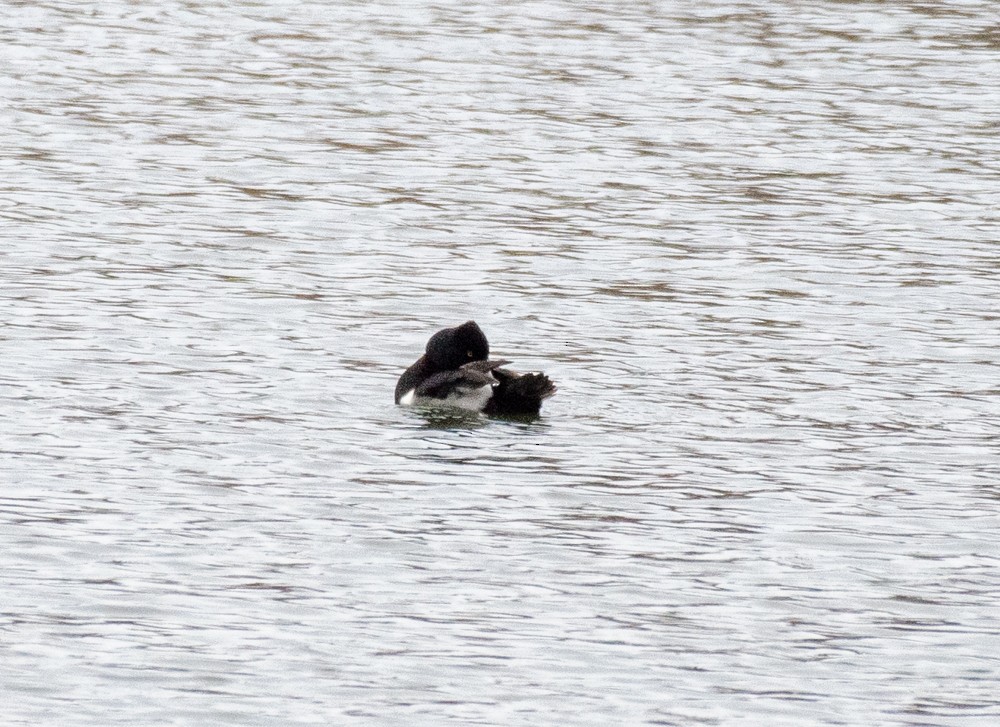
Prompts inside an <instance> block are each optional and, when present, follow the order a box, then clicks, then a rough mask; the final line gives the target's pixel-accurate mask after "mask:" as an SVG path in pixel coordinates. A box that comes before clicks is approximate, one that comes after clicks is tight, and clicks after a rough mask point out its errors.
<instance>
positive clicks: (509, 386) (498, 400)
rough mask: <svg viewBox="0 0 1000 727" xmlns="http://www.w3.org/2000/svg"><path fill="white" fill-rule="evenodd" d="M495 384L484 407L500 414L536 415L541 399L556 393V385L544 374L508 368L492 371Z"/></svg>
mask: <svg viewBox="0 0 1000 727" xmlns="http://www.w3.org/2000/svg"><path fill="white" fill-rule="evenodd" d="M493 375H494V377H496V379H497V382H498V383H497V385H496V387H495V388H494V389H493V396H491V397H490V400H489V402H488V403H487V404H486V408H485V409H484V411H485V413H486V414H494V415H500V416H537V415H538V412H539V410H540V409H541V407H542V401H544V400H545V399H548V398H549V397H550V396H552V395H553V394H555V393H556V385H555V384H554V383H552V379H550V378H549V377H548V376H546V375H545V374H517V373H515V372H513V371H510V370H508V369H496V370H495V371H494V372H493Z"/></svg>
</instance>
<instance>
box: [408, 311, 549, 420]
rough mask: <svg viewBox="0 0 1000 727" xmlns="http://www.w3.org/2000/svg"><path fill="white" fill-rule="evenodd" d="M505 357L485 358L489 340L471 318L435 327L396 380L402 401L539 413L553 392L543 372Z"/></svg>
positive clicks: (518, 413) (492, 411)
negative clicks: (517, 366) (522, 370)
mask: <svg viewBox="0 0 1000 727" xmlns="http://www.w3.org/2000/svg"><path fill="white" fill-rule="evenodd" d="M509 363H510V361H507V360H506V359H492V360H491V359H490V344H489V341H487V340H486V334H484V333H483V330H482V329H481V328H480V327H479V326H478V325H477V324H476V322H475V321H466V322H465V323H463V324H461V325H459V326H455V327H454V328H445V329H443V330H440V331H438V332H437V333H435V334H434V335H433V336H431V337H430V340H429V341H427V346H426V348H425V349H424V355H423V356H421V357H420V358H418V359H417V360H416V362H415V363H414V364H413V365H412V366H410V367H409V368H408V369H406V371H404V372H403V375H402V376H400V377H399V381H398V382H397V383H396V392H395V399H396V403H397V404H399V405H401V406H413V405H424V406H436V407H451V408H456V409H464V410H466V411H473V412H480V413H482V414H486V415H488V416H538V413H539V411H540V409H541V406H542V402H543V401H544V400H545V399H548V398H549V397H550V396H552V395H553V394H555V393H556V386H555V384H554V383H552V380H551V379H550V378H549V377H548V376H546V375H545V374H542V373H529V374H519V373H517V372H516V371H512V370H510V369H507V368H504V367H505V366H506V365H507V364H509Z"/></svg>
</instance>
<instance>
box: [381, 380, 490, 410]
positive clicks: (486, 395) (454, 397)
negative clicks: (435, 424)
mask: <svg viewBox="0 0 1000 727" xmlns="http://www.w3.org/2000/svg"><path fill="white" fill-rule="evenodd" d="M491 396H493V384H484V385H483V386H480V387H477V388H475V389H460V390H458V391H454V392H452V394H451V395H450V396H448V397H447V398H444V399H435V398H433V397H430V396H417V390H416V389H410V390H409V391H407V392H406V393H405V394H403V395H402V396H401V397H399V404H400V406H414V405H416V406H433V407H438V406H447V407H454V408H455V409H467V410H469V411H482V410H483V407H484V406H486V402H488V401H489V400H490V397H491Z"/></svg>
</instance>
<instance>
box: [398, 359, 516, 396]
mask: <svg viewBox="0 0 1000 727" xmlns="http://www.w3.org/2000/svg"><path fill="white" fill-rule="evenodd" d="M508 363H510V361H504V360H502V359H496V360H494V361H470V362H469V363H467V364H465V365H463V366H460V367H459V368H457V369H452V370H450V371H441V372H439V373H436V374H434V375H433V376H429V377H428V378H427V379H426V380H425V381H423V382H422V383H421V384H420V386H418V387H417V390H416V395H417V396H421V397H428V398H431V399H446V398H447V397H448V396H450V395H452V394H454V393H455V392H457V391H469V390H472V389H479V388H482V387H483V386H494V385H496V383H497V379H496V378H495V377H494V376H493V371H494V370H496V369H497V368H499V367H500V366H504V365H506V364H508Z"/></svg>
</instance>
